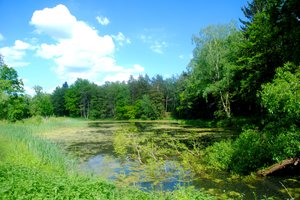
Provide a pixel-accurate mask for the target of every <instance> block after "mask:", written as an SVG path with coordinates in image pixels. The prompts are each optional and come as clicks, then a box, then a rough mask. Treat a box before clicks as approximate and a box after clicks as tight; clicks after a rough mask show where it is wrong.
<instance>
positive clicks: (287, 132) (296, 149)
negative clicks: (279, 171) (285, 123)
mask: <svg viewBox="0 0 300 200" xmlns="http://www.w3.org/2000/svg"><path fill="white" fill-rule="evenodd" d="M271 150H272V159H273V161H274V162H280V161H282V160H285V159H287V158H294V157H297V156H300V129H299V128H297V127H290V128H289V129H282V130H281V131H280V133H279V135H278V136H276V137H275V138H274V143H273V145H272V149H271Z"/></svg>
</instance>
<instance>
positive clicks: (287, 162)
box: [257, 158, 300, 176]
mask: <svg viewBox="0 0 300 200" xmlns="http://www.w3.org/2000/svg"><path fill="white" fill-rule="evenodd" d="M299 162H300V158H289V159H286V160H283V161H281V162H279V163H276V164H274V165H272V166H270V167H268V168H266V169H263V170H259V171H258V172H257V175H260V176H267V175H270V174H272V173H274V172H276V171H278V170H281V169H284V168H285V167H287V166H289V165H298V164H299Z"/></svg>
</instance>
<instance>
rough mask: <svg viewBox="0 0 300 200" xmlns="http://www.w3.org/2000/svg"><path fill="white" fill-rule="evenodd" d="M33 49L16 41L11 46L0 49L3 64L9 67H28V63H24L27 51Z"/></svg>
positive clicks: (24, 43) (25, 43) (27, 44)
mask: <svg viewBox="0 0 300 200" xmlns="http://www.w3.org/2000/svg"><path fill="white" fill-rule="evenodd" d="M34 49H35V47H34V46H32V45H31V44H29V43H27V42H24V41H21V40H16V41H15V44H14V45H13V46H9V47H3V48H0V53H1V54H2V55H3V57H4V62H5V63H6V64H7V65H8V66H10V67H24V66H27V65H29V62H24V61H23V60H24V58H25V56H26V54H27V50H34Z"/></svg>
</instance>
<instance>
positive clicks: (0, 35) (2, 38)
mask: <svg viewBox="0 0 300 200" xmlns="http://www.w3.org/2000/svg"><path fill="white" fill-rule="evenodd" d="M3 40H4V36H3V35H2V34H1V33H0V41H3Z"/></svg>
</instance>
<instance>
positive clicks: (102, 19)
mask: <svg viewBox="0 0 300 200" xmlns="http://www.w3.org/2000/svg"><path fill="white" fill-rule="evenodd" d="M96 20H97V21H98V22H99V24H101V25H102V26H107V25H108V24H109V23H110V21H109V19H108V18H107V17H99V16H97V17H96Z"/></svg>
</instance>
